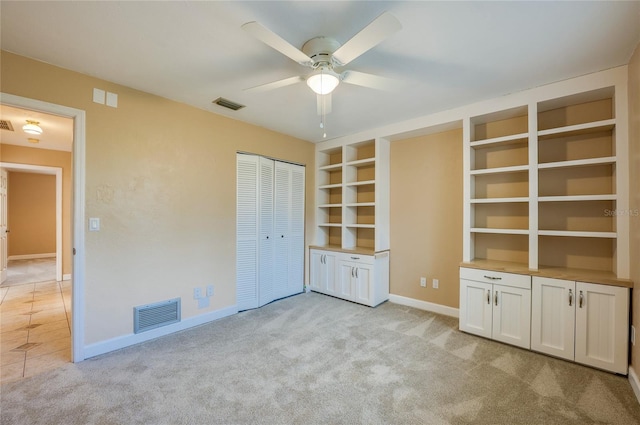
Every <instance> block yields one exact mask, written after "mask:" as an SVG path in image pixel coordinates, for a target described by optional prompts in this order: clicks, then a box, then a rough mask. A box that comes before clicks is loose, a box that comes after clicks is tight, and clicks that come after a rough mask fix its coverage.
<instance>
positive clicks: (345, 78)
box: [342, 71, 403, 91]
mask: <svg viewBox="0 0 640 425" xmlns="http://www.w3.org/2000/svg"><path fill="white" fill-rule="evenodd" d="M342 82H343V83H347V84H354V85H356V86H362V87H369V88H372V89H378V90H385V91H393V90H398V89H400V88H402V86H403V83H401V82H400V81H398V80H394V79H392V78H386V77H380V76H378V75H373V74H367V73H366V72H359V71H345V72H343V73H342Z"/></svg>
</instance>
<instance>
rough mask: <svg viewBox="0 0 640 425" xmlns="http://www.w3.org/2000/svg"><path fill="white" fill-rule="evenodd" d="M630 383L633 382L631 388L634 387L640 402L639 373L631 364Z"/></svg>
mask: <svg viewBox="0 0 640 425" xmlns="http://www.w3.org/2000/svg"><path fill="white" fill-rule="evenodd" d="M629 383H630V384H631V388H633V393H634V394H635V395H636V398H637V399H638V403H640V379H638V374H637V373H636V371H635V370H633V367H631V366H629Z"/></svg>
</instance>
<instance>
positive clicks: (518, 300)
mask: <svg viewBox="0 0 640 425" xmlns="http://www.w3.org/2000/svg"><path fill="white" fill-rule="evenodd" d="M492 328H493V331H492V335H493V339H495V340H496V341H501V342H505V343H507V344H511V345H515V346H517V347H522V348H529V347H530V344H531V290H529V289H522V288H515V287H511V286H505V285H497V284H496V285H493V326H492Z"/></svg>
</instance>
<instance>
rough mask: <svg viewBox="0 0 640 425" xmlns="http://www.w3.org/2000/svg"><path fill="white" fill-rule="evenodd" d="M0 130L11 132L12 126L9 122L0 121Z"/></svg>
mask: <svg viewBox="0 0 640 425" xmlns="http://www.w3.org/2000/svg"><path fill="white" fill-rule="evenodd" d="M0 129H1V130H9V131H13V125H11V121H7V120H0Z"/></svg>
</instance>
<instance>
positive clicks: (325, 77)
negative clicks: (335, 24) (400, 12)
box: [242, 12, 402, 127]
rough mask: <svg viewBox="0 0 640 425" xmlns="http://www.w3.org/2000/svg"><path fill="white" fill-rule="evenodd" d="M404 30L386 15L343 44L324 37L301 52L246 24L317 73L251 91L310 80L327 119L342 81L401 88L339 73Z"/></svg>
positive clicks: (365, 76)
mask: <svg viewBox="0 0 640 425" xmlns="http://www.w3.org/2000/svg"><path fill="white" fill-rule="evenodd" d="M401 28H402V25H401V24H400V22H399V21H398V20H397V19H396V17H395V16H393V15H392V14H390V13H389V12H384V13H383V14H382V15H380V16H378V17H377V18H376V19H374V20H373V22H371V23H370V24H369V25H367V26H366V27H364V28H363V29H362V30H361V31H360V32H359V33H357V34H356V35H354V36H353V37H352V38H351V39H350V40H349V41H347V42H346V43H344V44H343V45H340V43H339V42H337V41H336V40H335V39H333V38H331V37H324V36H321V37H315V38H312V39H311V40H309V41H307V42H306V43H304V45H303V46H302V50H300V49H298V48H296V47H294V46H293V45H291V44H290V43H289V42H287V41H286V40H284V39H283V38H282V37H280V36H279V35H277V34H276V33H274V32H273V31H271V30H269V29H267V28H265V27H264V26H262V25H261V24H259V23H258V22H256V21H252V22H247V23H246V24H244V25H242V29H244V30H245V31H246V32H247V33H249V34H251V35H252V36H253V37H255V38H257V39H258V40H260V41H262V42H263V43H264V44H266V45H267V46H269V47H272V48H273V49H275V50H277V51H278V52H280V53H282V54H283V55H285V56H287V57H289V58H290V59H292V60H294V61H295V62H298V63H299V64H300V65H303V66H306V67H308V68H311V69H312V70H313V71H312V72H311V73H310V74H308V75H300V76H295V77H290V78H285V79H284V80H278V81H274V82H271V83H267V84H262V85H259V86H256V87H251V88H249V89H247V91H264V90H271V89H276V88H280V87H285V86H288V85H291V84H296V83H299V82H303V81H306V82H307V85H308V86H309V87H310V88H311V90H313V91H314V92H315V93H316V94H317V105H318V115H323V116H324V114H327V113H329V112H331V92H332V91H333V90H334V89H335V88H336V87H337V86H338V84H340V82H343V83H347V84H355V85H358V86H363V87H370V88H375V89H380V90H391V89H393V88H394V87H396V86H397V85H398V81H396V80H392V79H390V78H385V77H380V76H377V75H373V74H367V73H365V72H359V71H353V70H344V71H342V72H340V73H338V72H337V71H336V70H337V69H339V68H342V67H344V66H345V65H347V64H349V62H351V61H352V60H354V59H355V58H357V57H358V56H360V55H362V54H363V53H365V52H366V51H368V50H369V49H371V48H373V47H375V46H376V45H378V44H379V43H381V42H382V41H383V40H385V39H386V38H388V37H390V36H391V35H392V34H394V33H396V32H397V31H399V30H400V29H401ZM321 127H322V123H321Z"/></svg>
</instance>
